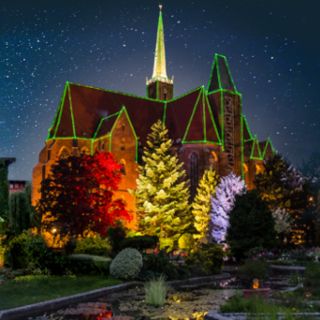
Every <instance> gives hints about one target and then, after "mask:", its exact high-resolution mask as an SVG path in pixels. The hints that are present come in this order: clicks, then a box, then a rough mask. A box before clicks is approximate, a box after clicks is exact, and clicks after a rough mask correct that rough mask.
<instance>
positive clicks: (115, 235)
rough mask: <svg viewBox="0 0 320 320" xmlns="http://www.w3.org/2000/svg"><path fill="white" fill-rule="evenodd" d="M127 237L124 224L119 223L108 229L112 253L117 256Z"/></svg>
mask: <svg viewBox="0 0 320 320" xmlns="http://www.w3.org/2000/svg"><path fill="white" fill-rule="evenodd" d="M125 237H126V232H125V230H124V228H123V226H122V225H121V224H120V223H118V224H117V226H115V227H111V228H109V229H108V238H109V240H110V242H111V246H112V255H113V256H115V255H116V254H117V253H118V252H119V251H120V250H121V248H120V243H121V242H122V241H123V240H124V238H125Z"/></svg>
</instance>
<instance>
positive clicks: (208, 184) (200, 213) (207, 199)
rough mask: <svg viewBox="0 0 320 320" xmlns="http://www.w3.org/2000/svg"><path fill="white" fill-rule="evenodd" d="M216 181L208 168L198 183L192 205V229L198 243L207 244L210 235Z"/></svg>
mask: <svg viewBox="0 0 320 320" xmlns="http://www.w3.org/2000/svg"><path fill="white" fill-rule="evenodd" d="M218 181H219V177H218V175H217V174H216V172H215V171H214V170H213V169H211V168H210V169H208V170H206V171H205V172H204V173H203V176H202V178H201V179H200V181H199V185H198V188H197V194H196V196H195V198H194V201H193V203H192V214H193V217H194V227H195V229H196V231H197V233H196V234H195V235H194V238H195V239H197V240H198V241H199V242H203V243H206V242H208V236H209V233H210V211H211V197H213V196H214V195H215V193H216V186H217V184H218Z"/></svg>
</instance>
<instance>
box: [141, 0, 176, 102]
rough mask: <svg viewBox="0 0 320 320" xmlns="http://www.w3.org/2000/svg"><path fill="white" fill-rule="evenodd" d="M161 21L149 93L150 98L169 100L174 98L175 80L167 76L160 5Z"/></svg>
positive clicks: (148, 87) (160, 17) (148, 88)
mask: <svg viewBox="0 0 320 320" xmlns="http://www.w3.org/2000/svg"><path fill="white" fill-rule="evenodd" d="M159 9H160V12H159V19H158V29H157V40H156V49H155V52H154V64H153V73H152V78H151V79H150V80H148V79H147V93H148V97H149V98H154V99H160V100H169V99H171V98H172V97H173V78H172V79H169V78H168V76H167V66H166V50H165V44H164V30H163V20H162V5H159Z"/></svg>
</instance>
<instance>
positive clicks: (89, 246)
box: [74, 235, 111, 257]
mask: <svg viewBox="0 0 320 320" xmlns="http://www.w3.org/2000/svg"><path fill="white" fill-rule="evenodd" d="M74 253H85V254H92V255H97V256H106V257H108V256H110V253H111V244H110V242H109V240H108V239H102V238H101V237H100V236H99V235H96V236H94V237H87V238H82V239H79V240H77V241H76V247H75V250H74Z"/></svg>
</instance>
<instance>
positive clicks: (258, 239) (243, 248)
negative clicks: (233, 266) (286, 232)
mask: <svg viewBox="0 0 320 320" xmlns="http://www.w3.org/2000/svg"><path fill="white" fill-rule="evenodd" d="M229 222H230V225H229V228H228V232H227V241H228V243H229V245H230V249H231V253H232V254H233V256H234V257H235V258H236V259H237V260H241V259H244V257H245V256H246V255H247V253H248V252H249V250H250V249H252V248H255V247H261V248H265V249H268V248H272V247H273V246H274V245H275V239H276V234H275V230H274V220H273V218H272V214H271V212H270V210H269V209H268V207H267V205H266V203H265V202H264V201H263V200H261V198H260V197H259V195H258V193H257V191H255V190H253V191H250V192H248V193H246V194H244V195H242V196H237V197H236V202H235V207H234V208H233V210H232V211H231V213H230V220H229Z"/></svg>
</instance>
